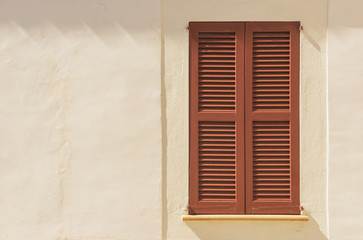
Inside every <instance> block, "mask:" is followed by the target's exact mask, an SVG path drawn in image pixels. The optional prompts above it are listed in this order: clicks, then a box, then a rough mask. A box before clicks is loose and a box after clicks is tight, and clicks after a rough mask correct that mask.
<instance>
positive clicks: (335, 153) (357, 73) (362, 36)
mask: <svg viewBox="0 0 363 240" xmlns="http://www.w3.org/2000/svg"><path fill="white" fill-rule="evenodd" d="M362 9H363V2H362V1H360V0H347V1H344V2H343V1H339V0H331V1H330V2H329V27H328V35H329V38H328V49H329V51H328V62H329V68H328V77H329V84H328V85H329V91H328V92H329V97H328V99H329V223H330V224H329V225H330V228H329V230H330V237H331V238H330V239H332V240H348V239H349V240H355V239H363V228H362V219H361V215H362V214H361V211H360V210H359V206H360V205H362V202H363V191H362V185H363V161H362V160H363V127H362V124H363V94H362V92H363V67H362V66H363V47H362V42H363V15H362Z"/></svg>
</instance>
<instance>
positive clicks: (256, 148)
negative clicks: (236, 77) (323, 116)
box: [245, 22, 299, 214]
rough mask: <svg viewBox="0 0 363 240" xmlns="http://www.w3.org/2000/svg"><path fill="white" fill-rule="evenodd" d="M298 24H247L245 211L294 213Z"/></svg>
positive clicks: (296, 197) (296, 209) (296, 202)
mask: <svg viewBox="0 0 363 240" xmlns="http://www.w3.org/2000/svg"><path fill="white" fill-rule="evenodd" d="M298 29H299V23H298V22H289V23H246V33H245V34H246V39H245V64H246V65H245V67H246V69H245V71H246V73H245V77H246V82H245V88H246V89H245V90H246V91H245V94H246V96H245V97H246V98H245V121H246V129H245V131H246V136H245V137H246V138H245V142H246V213H249V214H253V213H256V214H298V213H299V30H298Z"/></svg>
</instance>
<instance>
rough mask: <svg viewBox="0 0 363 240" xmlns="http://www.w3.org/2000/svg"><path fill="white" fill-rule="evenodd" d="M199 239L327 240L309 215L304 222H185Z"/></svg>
mask: <svg viewBox="0 0 363 240" xmlns="http://www.w3.org/2000/svg"><path fill="white" fill-rule="evenodd" d="M186 224H187V226H188V227H189V228H190V229H191V230H192V231H193V232H194V233H195V234H196V235H197V236H198V237H199V239H201V240H221V239H226V240H237V239H238V240H250V239H253V240H269V239H271V240H285V239H286V240H327V239H328V238H327V237H326V236H325V235H324V234H323V233H322V232H321V231H320V229H319V225H318V223H317V222H316V221H315V220H314V219H313V218H311V217H310V219H309V221H306V222H305V221H304V222H268V221H223V222H219V221H213V222H186Z"/></svg>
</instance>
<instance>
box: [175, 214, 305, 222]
mask: <svg viewBox="0 0 363 240" xmlns="http://www.w3.org/2000/svg"><path fill="white" fill-rule="evenodd" d="M182 220H183V221H307V220H309V217H308V216H306V215H183V216H182Z"/></svg>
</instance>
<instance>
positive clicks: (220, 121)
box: [189, 23, 245, 214]
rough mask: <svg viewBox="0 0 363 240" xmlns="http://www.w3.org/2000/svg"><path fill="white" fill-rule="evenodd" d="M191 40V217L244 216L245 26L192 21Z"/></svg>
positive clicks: (241, 24)
mask: <svg viewBox="0 0 363 240" xmlns="http://www.w3.org/2000/svg"><path fill="white" fill-rule="evenodd" d="M189 36H190V39H189V46H190V65H189V66H190V103H189V104H190V145H189V148H190V183H189V186H190V187H189V193H190V198H189V201H190V214H226V213H230V214H233V213H243V212H244V206H245V200H244V199H245V196H244V175H243V173H244V143H243V141H244V137H243V136H244V112H243V108H244V83H243V75H244V63H243V62H244V48H243V46H244V23H190V35H189ZM237 133H238V134H237Z"/></svg>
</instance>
